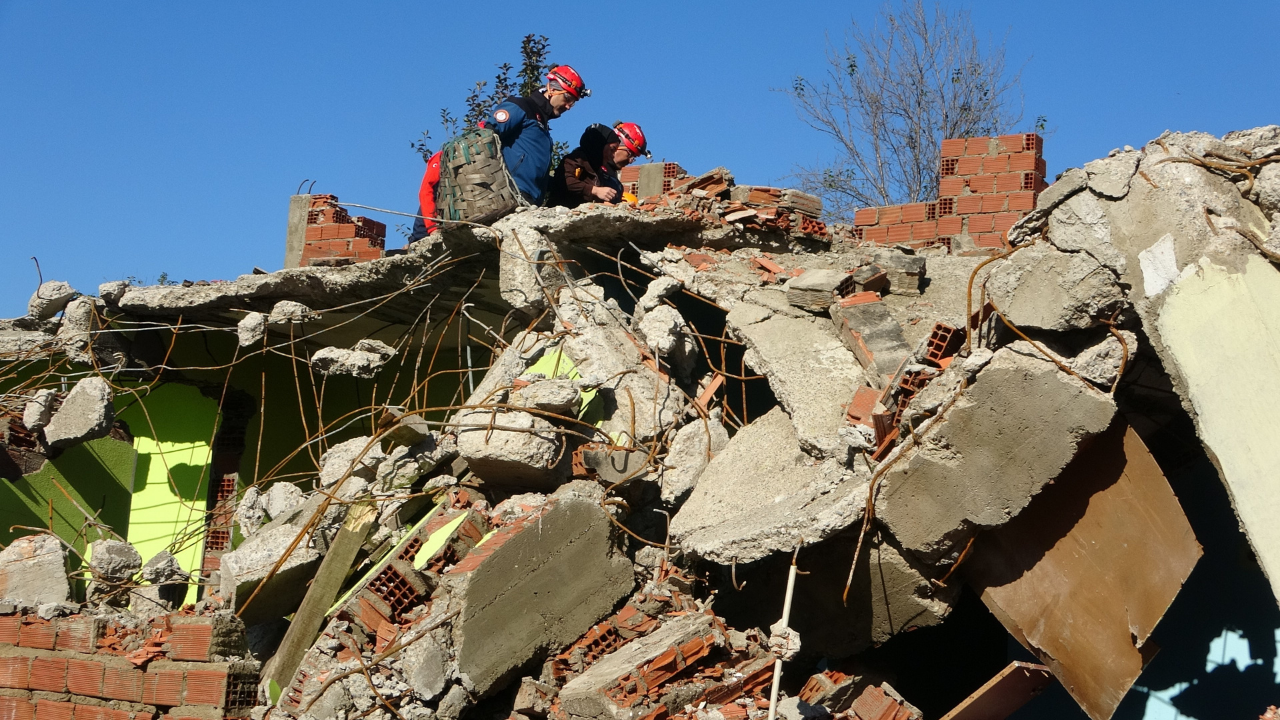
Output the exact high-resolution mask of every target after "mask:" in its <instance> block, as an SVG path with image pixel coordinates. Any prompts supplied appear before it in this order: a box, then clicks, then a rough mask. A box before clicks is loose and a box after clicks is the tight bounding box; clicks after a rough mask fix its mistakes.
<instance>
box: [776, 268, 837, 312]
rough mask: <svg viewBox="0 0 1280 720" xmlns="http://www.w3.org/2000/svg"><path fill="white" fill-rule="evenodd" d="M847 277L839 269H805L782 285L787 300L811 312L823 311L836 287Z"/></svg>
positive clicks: (829, 303)
mask: <svg viewBox="0 0 1280 720" xmlns="http://www.w3.org/2000/svg"><path fill="white" fill-rule="evenodd" d="M847 277H848V273H845V272H843V271H840V270H806V271H805V272H804V273H803V274H801V275H799V276H798V277H793V278H791V279H789V280H787V282H786V283H785V284H784V285H783V286H782V289H783V290H785V291H786V293H787V302H789V303H791V304H792V305H794V306H796V307H798V308H800V309H802V310H808V311H809V312H811V313H818V314H821V313H824V312H826V310H827V307H829V306H830V305H831V299H832V297H833V296H834V294H835V290H836V287H837V286H839V285H840V283H841V282H843V281H844V279H845V278H847Z"/></svg>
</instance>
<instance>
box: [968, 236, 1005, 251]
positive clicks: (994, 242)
mask: <svg viewBox="0 0 1280 720" xmlns="http://www.w3.org/2000/svg"><path fill="white" fill-rule="evenodd" d="M974 244H975V245H977V246H978V247H994V248H998V247H1004V235H1003V234H1002V233H983V234H982V235H979V236H978V237H977V239H975V240H974Z"/></svg>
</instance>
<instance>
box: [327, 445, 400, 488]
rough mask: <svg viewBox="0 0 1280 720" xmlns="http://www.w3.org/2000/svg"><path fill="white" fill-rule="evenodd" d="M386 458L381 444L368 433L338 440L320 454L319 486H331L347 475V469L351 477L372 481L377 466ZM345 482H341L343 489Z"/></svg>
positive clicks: (375, 474)
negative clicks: (338, 441) (341, 440)
mask: <svg viewBox="0 0 1280 720" xmlns="http://www.w3.org/2000/svg"><path fill="white" fill-rule="evenodd" d="M386 459H387V456H386V453H384V452H382V446H381V445H379V444H378V443H376V442H374V441H373V438H372V437H370V436H368V435H362V436H360V437H355V438H351V439H350V440H345V441H343V442H340V443H338V444H337V445H334V446H332V447H330V448H329V450H328V451H326V452H325V453H324V454H323V455H321V456H320V486H321V487H324V488H329V487H333V486H334V485H335V484H337V482H338V481H339V480H341V479H342V478H343V477H344V476H346V475H347V471H348V470H349V471H350V473H351V477H352V478H359V479H361V480H364V481H366V482H373V480H374V479H375V478H376V477H377V473H378V466H379V465H380V464H381V463H382V461H383V460H386ZM347 482H348V483H349V482H350V480H348V481H347ZM346 484H347V483H344V484H343V485H344V489H345V486H346Z"/></svg>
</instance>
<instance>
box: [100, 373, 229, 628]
mask: <svg viewBox="0 0 1280 720" xmlns="http://www.w3.org/2000/svg"><path fill="white" fill-rule="evenodd" d="M140 395H141V398H140V399H137V398H135V397H134V395H132V394H131V393H119V394H117V396H116V404H117V407H118V408H120V409H119V410H118V412H119V417H120V418H121V419H122V420H124V421H125V422H127V423H128V424H129V429H130V430H131V431H132V432H133V436H134V447H135V448H136V449H137V451H138V472H137V476H136V478H135V480H134V486H133V497H132V507H131V510H130V513H129V536H128V539H129V542H130V543H132V544H133V546H134V547H135V548H137V549H138V553H139V554H141V555H142V560H143V562H146V561H147V560H149V559H151V558H152V557H153V556H155V554H156V553H158V552H160V551H161V550H168V551H169V552H172V553H173V554H174V556H175V557H176V558H177V559H178V563H179V564H180V565H182V569H183V570H185V571H187V572H196V571H198V570H199V569H200V566H201V553H202V552H203V549H204V513H205V509H206V505H207V501H206V499H207V497H208V491H209V461H210V457H211V452H210V443H211V441H212V439H213V433H214V429H215V427H216V425H217V420H218V405H217V403H216V402H214V401H213V400H211V399H209V398H207V397H205V396H204V395H202V394H201V393H200V390H199V389H197V388H195V387H192V386H190V385H181V384H178V383H167V384H164V385H159V386H157V387H155V388H152V389H151V391H150V392H148V393H146V394H145V395H142V394H141V393H140ZM194 599H195V598H194V593H193V592H191V591H188V594H187V602H192V601H193V600H194Z"/></svg>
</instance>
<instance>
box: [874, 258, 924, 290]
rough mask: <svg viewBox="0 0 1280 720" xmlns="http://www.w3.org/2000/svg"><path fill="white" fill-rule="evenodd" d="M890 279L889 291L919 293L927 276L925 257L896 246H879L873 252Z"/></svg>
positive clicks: (877, 262)
mask: <svg viewBox="0 0 1280 720" xmlns="http://www.w3.org/2000/svg"><path fill="white" fill-rule="evenodd" d="M871 257H872V260H873V261H874V262H875V264H876V265H879V266H880V267H881V268H882V269H883V270H884V271H885V273H886V274H887V275H888V279H889V292H890V293H892V294H894V295H919V294H920V291H921V287H920V285H921V281H923V280H924V277H925V259H924V257H923V256H921V255H908V254H907V253H905V252H902V251H901V250H897V249H894V248H878V249H876V250H875V251H874V252H873V253H872V254H871Z"/></svg>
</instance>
